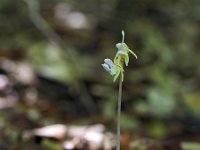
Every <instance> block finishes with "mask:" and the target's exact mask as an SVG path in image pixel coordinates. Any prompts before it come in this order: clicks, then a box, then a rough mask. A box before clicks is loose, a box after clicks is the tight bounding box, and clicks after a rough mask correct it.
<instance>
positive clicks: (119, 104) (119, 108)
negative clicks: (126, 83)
mask: <svg viewBox="0 0 200 150" xmlns="http://www.w3.org/2000/svg"><path fill="white" fill-rule="evenodd" d="M122 74H123V72H122V73H121V75H120V78H119V95H118V106H117V146H116V150H120V139H121V134H120V130H121V129H120V128H121V127H120V118H121V101H122Z"/></svg>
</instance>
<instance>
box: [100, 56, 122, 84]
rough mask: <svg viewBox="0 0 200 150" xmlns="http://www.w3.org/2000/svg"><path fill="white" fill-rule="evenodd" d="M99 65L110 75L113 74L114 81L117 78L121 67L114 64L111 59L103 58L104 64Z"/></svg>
mask: <svg viewBox="0 0 200 150" xmlns="http://www.w3.org/2000/svg"><path fill="white" fill-rule="evenodd" d="M101 65H102V66H103V68H104V69H105V70H106V71H108V72H109V73H110V74H111V75H112V76H114V81H115V80H116V79H117V78H118V76H119V75H120V72H121V71H122V68H120V66H118V65H116V64H114V63H113V61H112V60H110V59H109V58H106V59H104V64H101Z"/></svg>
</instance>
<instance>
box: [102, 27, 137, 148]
mask: <svg viewBox="0 0 200 150" xmlns="http://www.w3.org/2000/svg"><path fill="white" fill-rule="evenodd" d="M124 37H125V32H124V31H123V30H122V42H121V43H117V44H116V48H117V49H118V50H117V53H116V55H115V58H114V62H113V61H112V60H111V59H109V58H106V59H104V64H102V66H103V68H104V69H105V70H106V71H108V72H109V73H110V74H111V75H112V76H113V77H114V82H115V81H116V79H117V78H118V77H120V78H119V95H118V109H117V144H116V150H120V116H121V99H122V82H123V80H124V73H123V72H124V64H125V65H126V66H128V63H129V55H128V54H129V52H130V53H131V54H132V55H133V56H135V58H136V59H137V55H136V54H135V53H134V52H133V51H131V50H130V49H129V48H128V46H127V45H126V43H124Z"/></svg>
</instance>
